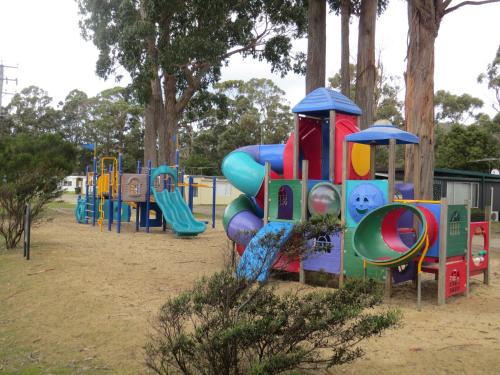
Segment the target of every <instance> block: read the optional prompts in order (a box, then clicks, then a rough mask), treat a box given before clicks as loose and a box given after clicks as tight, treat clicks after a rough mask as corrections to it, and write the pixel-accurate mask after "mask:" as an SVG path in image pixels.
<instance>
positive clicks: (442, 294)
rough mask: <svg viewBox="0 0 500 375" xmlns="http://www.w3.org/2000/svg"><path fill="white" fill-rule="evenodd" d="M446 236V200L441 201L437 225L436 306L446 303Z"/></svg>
mask: <svg viewBox="0 0 500 375" xmlns="http://www.w3.org/2000/svg"><path fill="white" fill-rule="evenodd" d="M447 234H448V200H447V199H446V198H443V199H441V222H440V223H439V271H438V305H444V304H445V303H446V235H447Z"/></svg>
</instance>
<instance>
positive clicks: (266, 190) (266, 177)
mask: <svg viewBox="0 0 500 375" xmlns="http://www.w3.org/2000/svg"><path fill="white" fill-rule="evenodd" d="M264 170H265V174H264V225H266V224H267V222H268V217H269V175H270V173H271V164H270V163H269V162H268V161H266V164H265V168H264Z"/></svg>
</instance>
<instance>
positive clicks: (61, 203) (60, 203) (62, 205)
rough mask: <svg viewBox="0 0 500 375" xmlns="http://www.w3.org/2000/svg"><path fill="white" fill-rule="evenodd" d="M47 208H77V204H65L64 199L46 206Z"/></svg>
mask: <svg viewBox="0 0 500 375" xmlns="http://www.w3.org/2000/svg"><path fill="white" fill-rule="evenodd" d="M45 207H46V208H75V204H74V203H71V202H65V201H63V200H62V199H59V200H56V201H53V202H50V203H48V204H47V206H45Z"/></svg>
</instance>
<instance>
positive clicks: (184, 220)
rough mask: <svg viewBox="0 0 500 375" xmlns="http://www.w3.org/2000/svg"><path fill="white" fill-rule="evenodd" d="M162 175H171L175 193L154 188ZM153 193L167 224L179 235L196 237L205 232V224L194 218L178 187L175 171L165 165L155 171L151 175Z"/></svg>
mask: <svg viewBox="0 0 500 375" xmlns="http://www.w3.org/2000/svg"><path fill="white" fill-rule="evenodd" d="M161 174H166V175H169V176H170V177H171V178H172V179H173V181H174V189H173V191H168V190H167V189H163V190H162V191H157V190H156V189H155V188H154V181H155V179H156V178H157V177H158V176H160V175H161ZM151 192H152V193H153V195H154V197H155V201H156V203H157V204H158V207H160V209H161V211H162V213H163V217H164V218H165V220H166V222H167V223H168V225H169V226H170V227H171V228H172V230H173V231H174V232H175V233H176V234H177V235H179V236H196V235H197V234H200V233H203V232H204V231H205V229H206V226H205V223H202V222H201V221H198V220H196V219H195V218H194V216H193V214H192V213H191V210H190V209H189V207H188V205H187V204H186V202H185V201H184V198H183V197H182V195H181V193H180V191H179V189H178V187H177V175H176V172H175V170H173V169H172V168H169V167H167V166H165V165H162V166H160V167H158V168H155V169H153V171H152V173H151Z"/></svg>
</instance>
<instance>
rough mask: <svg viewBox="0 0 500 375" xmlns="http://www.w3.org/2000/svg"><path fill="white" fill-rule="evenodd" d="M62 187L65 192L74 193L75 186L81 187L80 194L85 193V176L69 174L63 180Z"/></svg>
mask: <svg viewBox="0 0 500 375" xmlns="http://www.w3.org/2000/svg"><path fill="white" fill-rule="evenodd" d="M59 186H60V187H61V189H62V190H63V191H64V192H68V193H74V192H75V188H77V187H79V188H80V194H85V191H84V189H85V176H67V177H65V178H64V180H62V181H61V183H60V185H59Z"/></svg>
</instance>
